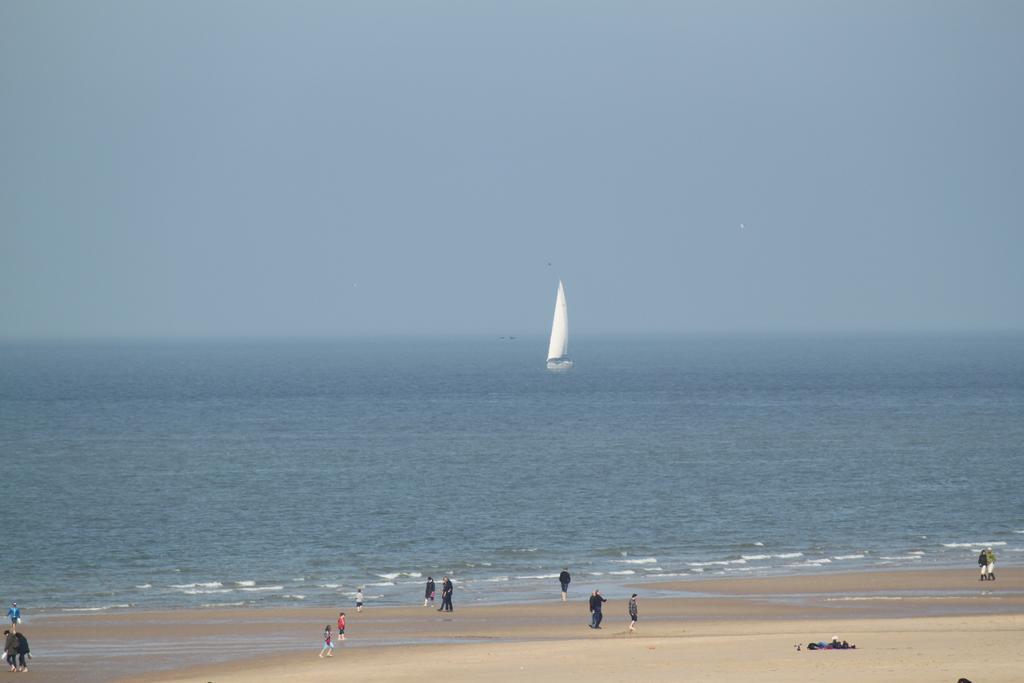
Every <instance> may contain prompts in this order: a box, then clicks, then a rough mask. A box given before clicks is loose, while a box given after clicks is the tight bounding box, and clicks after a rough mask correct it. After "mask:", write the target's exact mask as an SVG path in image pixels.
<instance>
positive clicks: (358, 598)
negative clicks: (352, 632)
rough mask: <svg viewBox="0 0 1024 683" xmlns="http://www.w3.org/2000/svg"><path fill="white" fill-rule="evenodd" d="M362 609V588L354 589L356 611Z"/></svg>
mask: <svg viewBox="0 0 1024 683" xmlns="http://www.w3.org/2000/svg"><path fill="white" fill-rule="evenodd" d="M362 611H363V589H362V588H357V589H356V612H362Z"/></svg>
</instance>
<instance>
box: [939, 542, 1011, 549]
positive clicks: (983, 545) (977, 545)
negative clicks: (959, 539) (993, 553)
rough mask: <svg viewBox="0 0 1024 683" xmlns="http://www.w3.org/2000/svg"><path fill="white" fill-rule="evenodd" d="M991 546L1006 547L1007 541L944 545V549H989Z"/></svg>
mask: <svg viewBox="0 0 1024 683" xmlns="http://www.w3.org/2000/svg"><path fill="white" fill-rule="evenodd" d="M990 545H1006V541H978V542H976V543H943V544H942V546H943V547H944V548H987V547H989V546H990Z"/></svg>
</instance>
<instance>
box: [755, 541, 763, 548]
mask: <svg viewBox="0 0 1024 683" xmlns="http://www.w3.org/2000/svg"><path fill="white" fill-rule="evenodd" d="M754 545H756V546H758V547H763V546H764V543H761V541H755V542H754Z"/></svg>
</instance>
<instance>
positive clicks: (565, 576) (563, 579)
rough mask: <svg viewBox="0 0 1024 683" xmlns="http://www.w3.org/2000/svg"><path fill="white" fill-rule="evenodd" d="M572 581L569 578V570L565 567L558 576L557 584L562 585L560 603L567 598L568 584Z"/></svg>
mask: <svg viewBox="0 0 1024 683" xmlns="http://www.w3.org/2000/svg"><path fill="white" fill-rule="evenodd" d="M570 581H572V577H571V576H569V568H568V567H565V568H563V569H562V573H561V574H559V575H558V583H560V584H562V602H565V601H566V600H567V599H568V598H569V595H568V593H569V582H570Z"/></svg>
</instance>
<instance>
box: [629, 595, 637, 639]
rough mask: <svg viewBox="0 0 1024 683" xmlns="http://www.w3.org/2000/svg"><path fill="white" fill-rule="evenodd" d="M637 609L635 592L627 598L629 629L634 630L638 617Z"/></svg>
mask: <svg viewBox="0 0 1024 683" xmlns="http://www.w3.org/2000/svg"><path fill="white" fill-rule="evenodd" d="M638 613H639V610H638V609H637V606H636V593H633V597H631V598H630V599H629V630H630V631H635V630H636V620H637V618H638V616H637V615H638Z"/></svg>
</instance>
